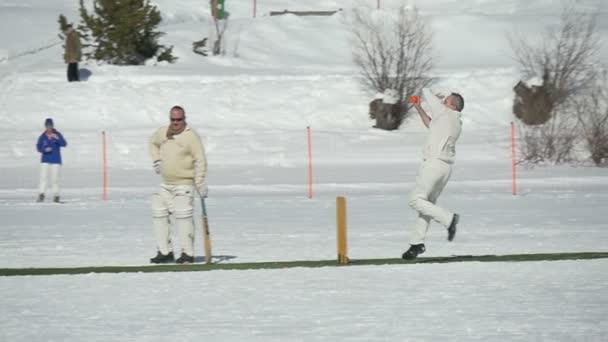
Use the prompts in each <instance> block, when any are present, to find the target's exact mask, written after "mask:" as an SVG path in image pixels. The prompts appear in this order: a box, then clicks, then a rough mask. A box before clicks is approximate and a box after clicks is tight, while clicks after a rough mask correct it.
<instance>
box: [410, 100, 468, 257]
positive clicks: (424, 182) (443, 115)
mask: <svg viewBox="0 0 608 342" xmlns="http://www.w3.org/2000/svg"><path fill="white" fill-rule="evenodd" d="M422 94H423V95H424V99H425V107H426V108H427V109H426V110H429V111H430V112H431V115H432V116H429V115H428V114H427V112H426V110H425V109H423V108H422V106H421V104H420V101H419V99H418V97H417V96H412V98H411V99H410V101H411V102H412V103H413V105H414V108H416V111H418V114H419V115H420V118H421V119H422V123H423V124H424V125H425V126H426V127H427V128H428V129H429V132H428V137H427V140H426V143H425V145H424V149H423V161H422V165H420V168H419V169H418V175H417V176H416V186H415V188H414V190H413V191H412V193H411V194H410V198H409V205H410V207H411V208H412V209H414V210H416V211H417V212H418V219H417V221H416V223H415V224H414V229H413V232H412V236H411V240H410V248H409V249H408V250H407V251H406V252H405V253H403V256H402V257H403V259H415V258H416V257H417V256H418V255H419V254H422V253H424V251H425V246H424V242H425V238H426V234H427V232H428V229H429V225H430V223H431V220H433V221H436V222H438V223H440V224H441V225H443V226H444V227H446V228H447V233H448V241H452V240H453V239H454V236H455V235H456V225H457V224H458V219H459V216H458V214H456V213H453V212H450V211H448V210H446V209H444V208H441V207H439V206H438V205H436V204H435V203H436V202H437V199H438V198H439V195H440V194H441V192H442V191H443V188H444V187H445V185H446V184H447V182H448V180H449V179H450V175H451V174H452V164H454V159H455V156H456V141H458V137H460V131H461V129H462V121H461V112H462V109H463V108H464V99H463V98H462V96H461V95H460V94H457V93H451V94H450V95H448V96H443V95H441V94H437V95H435V94H433V93H432V92H431V90H430V89H428V88H424V89H423V90H422Z"/></svg>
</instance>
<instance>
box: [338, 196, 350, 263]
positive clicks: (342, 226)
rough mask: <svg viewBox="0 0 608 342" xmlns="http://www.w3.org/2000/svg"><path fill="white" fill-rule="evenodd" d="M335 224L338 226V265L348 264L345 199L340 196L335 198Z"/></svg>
mask: <svg viewBox="0 0 608 342" xmlns="http://www.w3.org/2000/svg"><path fill="white" fill-rule="evenodd" d="M336 208H337V213H336V217H337V224H338V264H348V256H347V254H348V253H347V251H348V248H347V244H346V199H345V198H344V197H342V196H339V197H337V198H336Z"/></svg>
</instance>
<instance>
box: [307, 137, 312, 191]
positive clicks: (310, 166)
mask: <svg viewBox="0 0 608 342" xmlns="http://www.w3.org/2000/svg"><path fill="white" fill-rule="evenodd" d="M306 133H307V136H308V198H312V137H311V134H310V126H309V127H306Z"/></svg>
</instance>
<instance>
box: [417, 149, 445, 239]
mask: <svg viewBox="0 0 608 342" xmlns="http://www.w3.org/2000/svg"><path fill="white" fill-rule="evenodd" d="M451 173H452V166H451V165H450V164H448V163H446V162H443V161H441V160H439V159H430V160H425V161H424V162H423V163H422V165H421V166H420V169H419V170H418V176H416V188H415V189H414V191H412V193H411V194H410V199H409V205H410V207H412V209H414V210H416V211H417V212H418V220H417V221H416V224H415V225H414V231H413V233H412V237H411V241H410V243H411V244H412V245H416V244H420V243H424V240H425V238H426V233H427V231H428V229H429V225H430V223H431V220H434V221H436V222H439V223H441V224H442V225H444V226H445V227H448V226H449V225H450V224H451V223H452V218H453V215H454V214H453V213H451V212H449V211H447V210H445V209H443V208H441V207H439V206H437V205H435V202H436V201H437V198H438V197H439V195H440V194H441V191H443V188H444V187H445V185H446V184H447V183H448V180H449V179H450V175H451Z"/></svg>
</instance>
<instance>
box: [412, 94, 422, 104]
mask: <svg viewBox="0 0 608 342" xmlns="http://www.w3.org/2000/svg"><path fill="white" fill-rule="evenodd" d="M419 101H420V98H418V96H416V95H414V96H412V97H410V102H411V103H418V102H419Z"/></svg>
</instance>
